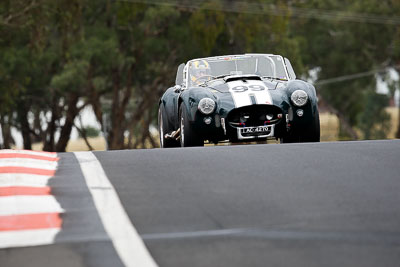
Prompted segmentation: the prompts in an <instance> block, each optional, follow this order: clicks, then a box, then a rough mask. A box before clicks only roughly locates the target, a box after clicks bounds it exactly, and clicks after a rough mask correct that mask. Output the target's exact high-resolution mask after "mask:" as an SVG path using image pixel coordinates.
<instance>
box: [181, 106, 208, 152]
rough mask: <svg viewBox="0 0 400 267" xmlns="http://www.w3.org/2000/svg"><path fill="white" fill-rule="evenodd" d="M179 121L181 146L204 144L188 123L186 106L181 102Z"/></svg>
mask: <svg viewBox="0 0 400 267" xmlns="http://www.w3.org/2000/svg"><path fill="white" fill-rule="evenodd" d="M179 121H180V129H181V138H180V141H181V147H190V146H204V140H203V138H201V137H200V136H199V135H198V134H197V133H196V132H195V131H194V130H193V126H192V125H191V124H190V121H189V116H188V114H187V111H186V108H185V107H184V105H183V104H182V105H181V106H180V108H179Z"/></svg>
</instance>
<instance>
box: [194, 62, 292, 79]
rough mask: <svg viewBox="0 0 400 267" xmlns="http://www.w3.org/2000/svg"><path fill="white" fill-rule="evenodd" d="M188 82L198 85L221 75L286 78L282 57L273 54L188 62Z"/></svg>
mask: <svg viewBox="0 0 400 267" xmlns="http://www.w3.org/2000/svg"><path fill="white" fill-rule="evenodd" d="M188 71H189V73H188V74H189V82H190V84H191V85H198V84H200V83H204V82H205V81H208V80H211V79H214V78H215V77H218V76H221V75H251V74H255V75H258V76H261V77H271V78H278V79H285V80H287V79H288V77H287V75H286V71H285V66H284V63H283V58H282V57H281V56H275V55H268V56H267V55H243V56H226V57H213V58H204V59H197V60H192V61H190V62H189V66H188Z"/></svg>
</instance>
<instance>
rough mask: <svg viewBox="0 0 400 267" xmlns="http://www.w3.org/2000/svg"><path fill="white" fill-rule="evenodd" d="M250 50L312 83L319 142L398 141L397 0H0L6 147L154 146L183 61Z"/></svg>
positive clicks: (0, 97) (0, 96)
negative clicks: (285, 63)
mask: <svg viewBox="0 0 400 267" xmlns="http://www.w3.org/2000/svg"><path fill="white" fill-rule="evenodd" d="M250 52H251V53H273V54H281V55H283V56H286V57H288V58H289V59H290V60H291V62H292V64H293V67H294V69H295V71H296V73H297V76H298V77H299V78H301V79H303V80H307V81H310V82H313V83H314V84H315V86H316V88H317V93H318V97H319V109H320V114H321V141H335V140H364V139H386V138H400V127H399V120H400V116H399V108H398V107H399V100H400V94H399V88H400V82H399V71H400V1H399V0H353V1H339V0H310V1H306V0H298V1H278V0H264V1H262V0H258V1H234V0H225V1H222V0H221V1H186V0H182V1H179V0H178V1H172V0H168V1H134V0H57V1H54V0H2V1H1V2H0V124H1V125H0V126H1V131H0V148H14V147H17V148H25V149H35V150H42V149H43V150H46V151H59V152H62V151H74V150H88V149H90V150H93V149H97V150H103V149H133V148H152V147H158V146H159V141H158V133H157V110H158V100H159V98H160V97H161V95H162V94H163V92H164V91H165V90H166V89H167V88H168V87H170V86H173V85H174V81H175V75H176V70H177V67H178V65H179V64H180V63H182V62H186V61H188V60H190V59H192V58H197V57H207V56H216V55H229V54H241V53H250Z"/></svg>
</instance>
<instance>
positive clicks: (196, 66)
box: [190, 59, 211, 85]
mask: <svg viewBox="0 0 400 267" xmlns="http://www.w3.org/2000/svg"><path fill="white" fill-rule="evenodd" d="M191 69H192V70H191V74H190V80H191V81H192V85H199V84H201V83H204V82H205V81H209V80H211V69H210V64H209V63H208V62H207V61H205V60H204V59H200V60H196V61H194V62H192V68H191Z"/></svg>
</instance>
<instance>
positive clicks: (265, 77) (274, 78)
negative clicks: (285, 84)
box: [263, 76, 287, 81]
mask: <svg viewBox="0 0 400 267" xmlns="http://www.w3.org/2000/svg"><path fill="white" fill-rule="evenodd" d="M263 79H272V80H279V81H287V79H282V78H277V77H271V76H263Z"/></svg>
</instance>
